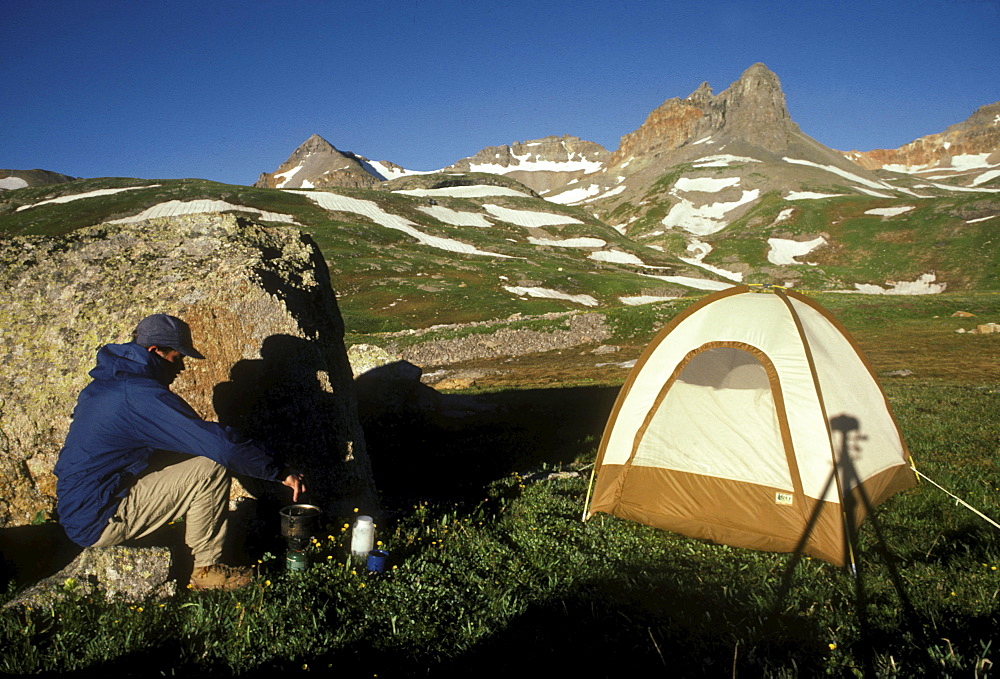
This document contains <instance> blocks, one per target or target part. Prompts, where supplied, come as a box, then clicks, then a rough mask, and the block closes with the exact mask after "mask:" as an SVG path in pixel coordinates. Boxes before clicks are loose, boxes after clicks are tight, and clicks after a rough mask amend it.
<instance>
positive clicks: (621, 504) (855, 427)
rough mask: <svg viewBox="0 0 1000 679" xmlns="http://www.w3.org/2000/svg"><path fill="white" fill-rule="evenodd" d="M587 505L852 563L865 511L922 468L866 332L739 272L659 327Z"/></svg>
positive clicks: (622, 398) (628, 390) (718, 537)
mask: <svg viewBox="0 0 1000 679" xmlns="http://www.w3.org/2000/svg"><path fill="white" fill-rule="evenodd" d="M594 477H595V478H596V482H593V483H594V487H593V494H592V497H591V498H590V500H589V503H588V507H587V509H586V510H585V512H584V518H585V519H588V518H590V517H591V516H593V515H594V514H595V513H596V512H606V513H609V514H613V515H615V516H619V517H621V518H625V519H630V520H632V521H638V522H640V523H644V524H647V525H650V526H655V527H657V528H663V529H666V530H670V531H674V532H677V533H682V534H684V535H688V536H691V537H696V538H702V539H707V540H711V541H713V542H717V543H722V544H727V545H732V546H735V547H747V548H751V549H759V550H765V551H775V552H793V551H795V552H801V553H804V554H808V555H811V556H814V557H817V558H820V559H823V560H825V561H829V562H830V563H833V564H836V565H840V566H843V565H845V564H847V563H848V562H851V563H853V551H852V547H851V540H850V535H851V534H852V532H853V531H854V530H856V529H857V528H858V527H859V526H860V524H861V522H862V520H863V519H864V517H865V515H866V514H867V512H868V511H869V510H870V509H871V508H872V507H875V506H876V505H878V504H879V503H881V502H883V501H884V500H885V499H886V498H888V497H889V496H890V495H892V494H893V493H896V492H898V491H900V490H903V489H905V488H909V487H911V486H913V485H914V483H915V480H916V479H915V476H914V474H913V473H912V472H911V471H910V463H909V453H908V451H907V449H906V444H905V443H904V442H903V438H902V435H901V434H900V431H899V426H898V425H897V423H896V421H895V418H894V417H893V415H892V412H891V410H890V408H889V403H888V401H887V399H886V397H885V394H884V393H883V392H882V390H881V388H880V387H879V385H878V383H877V381H876V380H875V376H874V373H873V371H872V368H871V366H870V365H869V364H868V362H867V360H866V359H865V358H864V357H863V356H862V354H861V350H860V348H859V347H858V346H857V344H855V343H854V341H853V340H852V339H851V338H850V337H849V335H848V334H847V331H846V330H845V329H844V328H843V326H841V325H840V323H838V322H837V321H836V320H835V319H834V318H833V317H832V316H831V315H830V314H829V313H828V312H827V311H825V310H824V309H822V308H821V307H820V306H819V305H817V304H816V303H815V302H814V301H812V300H810V299H808V298H806V297H804V296H803V295H800V294H796V293H794V292H791V291H783V290H781V289H779V288H774V289H768V290H765V291H762V292H755V291H753V290H751V289H750V288H749V287H746V286H740V287H734V288H730V289H728V290H725V291H722V292H719V293H716V294H713V295H710V296H708V297H706V298H705V299H703V300H701V301H700V302H698V303H696V304H693V305H692V306H691V307H689V308H688V309H687V310H685V311H684V312H683V313H681V314H680V315H679V316H678V317H677V318H675V319H674V320H673V321H672V322H671V323H670V324H669V325H668V326H667V327H665V328H664V329H663V330H662V331H660V333H659V334H658V335H657V336H656V337H655V338H654V339H653V341H652V342H651V343H650V345H649V346H648V347H647V348H646V349H645V351H644V352H643V354H642V357H641V358H640V359H639V360H638V361H637V362H636V365H635V367H634V368H633V369H632V372H631V373H630V374H629V377H628V379H627V380H626V382H625V384H624V386H623V387H622V389H621V392H620V393H619V395H618V400H617V401H616V402H615V405H614V409H613V410H612V411H611V415H610V417H609V419H608V423H607V426H606V427H605V430H604V436H603V438H602V440H601V445H600V448H599V450H598V454H597V462H596V465H595V469H594Z"/></svg>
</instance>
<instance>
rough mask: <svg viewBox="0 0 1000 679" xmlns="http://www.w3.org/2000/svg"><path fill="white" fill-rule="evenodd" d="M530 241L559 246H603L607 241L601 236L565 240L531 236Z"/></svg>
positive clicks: (535, 243)
mask: <svg viewBox="0 0 1000 679" xmlns="http://www.w3.org/2000/svg"><path fill="white" fill-rule="evenodd" d="M528 242H529V243H531V244H532V245H551V246H553V247H557V248H603V247H604V246H605V245H607V244H608V243H607V241H603V240H601V239H600V238H564V239H563V240H552V239H551V238H534V237H529V238H528Z"/></svg>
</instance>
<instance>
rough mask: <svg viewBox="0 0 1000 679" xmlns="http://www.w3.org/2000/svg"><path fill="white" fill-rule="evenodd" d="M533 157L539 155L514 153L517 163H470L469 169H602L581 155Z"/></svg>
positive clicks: (502, 171)
mask: <svg viewBox="0 0 1000 679" xmlns="http://www.w3.org/2000/svg"><path fill="white" fill-rule="evenodd" d="M533 157H535V158H537V156H533V154H531V153H525V154H524V155H523V156H519V155H517V154H514V153H512V154H511V158H513V159H515V160H516V161H517V164H516V165H514V164H511V165H509V166H503V165H500V164H493V163H482V164H479V165H473V164H471V163H470V164H469V170H470V171H471V172H489V173H490V174H507V173H508V172H579V171H581V170H582V171H583V172H584V174H589V173H591V172H596V171H597V170H600V169H601V167H602V165H601V163H600V162H597V161H593V160H586V159H584V158H580V157H577V158H575V159H571V160H537V159H535V160H532V158H533Z"/></svg>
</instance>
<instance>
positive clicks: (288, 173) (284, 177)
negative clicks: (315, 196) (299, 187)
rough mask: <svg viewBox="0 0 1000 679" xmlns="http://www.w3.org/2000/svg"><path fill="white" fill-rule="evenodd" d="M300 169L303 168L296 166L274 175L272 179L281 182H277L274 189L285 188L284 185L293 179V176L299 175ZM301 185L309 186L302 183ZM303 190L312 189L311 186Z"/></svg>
mask: <svg viewBox="0 0 1000 679" xmlns="http://www.w3.org/2000/svg"><path fill="white" fill-rule="evenodd" d="M302 167H303V166H302V165H296V166H295V167H293V168H292V169H291V170H285V171H284V172H278V173H276V174H275V175H274V178H275V179H280V180H281V181H279V182H278V183H277V184H275V188H279V189H283V188H285V184H287V183H288V182H290V181H292V177H294V176H295V175H297V174H298V173H299V171H300V170H301V169H302ZM303 184H309V182H303ZM305 188H312V187H311V186H306V187H305Z"/></svg>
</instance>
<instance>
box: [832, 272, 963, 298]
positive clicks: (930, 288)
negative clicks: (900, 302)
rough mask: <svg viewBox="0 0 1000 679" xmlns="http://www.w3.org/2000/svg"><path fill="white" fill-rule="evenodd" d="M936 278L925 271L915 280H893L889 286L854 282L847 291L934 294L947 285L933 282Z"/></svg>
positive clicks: (874, 293) (885, 293)
mask: <svg viewBox="0 0 1000 679" xmlns="http://www.w3.org/2000/svg"><path fill="white" fill-rule="evenodd" d="M936 280H937V276H936V275H935V274H932V273H925V274H924V275H923V276H920V277H919V278H917V280H915V281H898V282H896V281H894V282H893V283H892V287H890V288H883V287H881V286H879V285H870V284H868V283H855V284H854V287H855V288H856V289H855V290H849V291H848V292H855V293H860V294H862V295H936V294H938V293H940V292H944V290H945V288H946V287H948V284H947V283H935V282H934V281H936Z"/></svg>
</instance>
